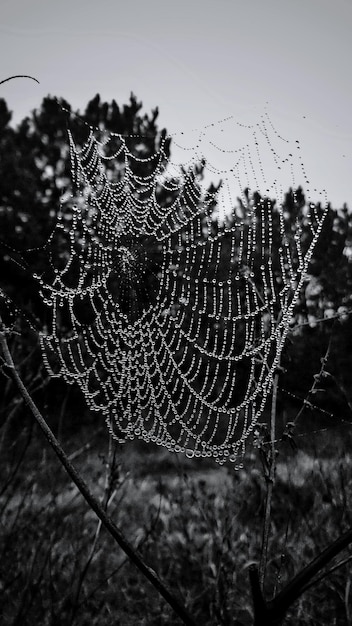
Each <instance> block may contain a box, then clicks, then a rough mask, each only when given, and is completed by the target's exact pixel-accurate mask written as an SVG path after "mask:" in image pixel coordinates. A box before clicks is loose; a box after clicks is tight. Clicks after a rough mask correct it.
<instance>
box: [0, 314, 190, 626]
mask: <svg viewBox="0 0 352 626" xmlns="http://www.w3.org/2000/svg"><path fill="white" fill-rule="evenodd" d="M0 348H1V350H2V354H3V357H4V360H5V363H6V366H7V368H6V372H7V374H8V375H9V376H10V377H11V378H12V380H13V382H14V383H15V385H16V387H17V389H18V391H19V393H20V395H21V396H22V398H23V400H24V402H25V403H26V405H27V407H28V408H29V410H30V411H31V413H32V415H33V417H34V419H35V420H36V422H37V424H38V425H39V427H40V429H41V430H42V432H43V433H44V435H45V437H46V439H47V441H48V442H49V444H50V446H51V447H52V449H53V450H54V452H55V454H56V455H57V457H58V458H59V460H60V462H61V464H62V465H63V466H64V468H65V470H66V472H67V473H68V475H69V476H70V478H71V479H72V481H73V482H74V483H75V485H76V486H77V487H78V489H79V491H80V492H81V494H82V496H83V497H84V499H85V500H86V502H87V503H88V505H89V506H90V508H91V509H92V510H93V511H94V512H95V514H96V515H97V516H98V518H99V519H100V520H101V522H102V524H103V526H104V527H105V528H106V530H107V531H108V532H109V533H110V535H111V536H112V537H113V539H114V540H115V541H116V543H117V544H118V545H119V546H120V548H121V549H122V550H123V551H124V552H125V554H127V556H128V558H129V559H130V560H131V561H132V562H133V563H134V564H135V565H136V567H137V568H138V569H139V570H140V572H142V574H143V575H144V576H145V577H146V578H147V579H148V580H149V582H150V583H151V584H152V585H153V586H154V587H155V589H156V590H157V591H158V592H159V594H160V595H161V596H162V597H163V598H164V599H165V600H166V602H167V603H168V604H169V605H170V606H171V607H172V608H173V610H174V611H175V613H176V614H177V615H178V616H179V617H180V618H181V619H182V621H183V623H184V624H186V626H196V624H195V621H194V620H193V618H192V617H191V616H190V615H189V614H188V611H187V610H186V608H185V607H184V606H183V605H182V604H181V602H180V601H179V600H178V599H177V598H176V597H175V596H174V595H173V593H172V592H171V591H170V589H169V588H168V587H167V586H166V585H165V583H163V582H162V581H161V580H160V578H159V577H158V575H157V574H156V572H155V571H154V570H153V569H152V568H151V567H149V566H148V565H147V564H146V563H145V562H144V561H143V559H142V557H141V556H140V555H139V554H138V552H137V551H136V550H135V549H134V548H133V546H132V545H131V544H130V543H129V542H128V541H127V539H126V538H125V537H124V535H123V534H122V532H121V531H120V529H119V528H118V527H117V526H116V524H115V523H114V522H113V521H112V520H111V518H110V517H109V516H108V515H107V514H106V512H105V511H104V509H103V507H102V506H101V504H100V502H99V501H98V500H97V499H96V498H95V496H94V495H93V494H92V492H91V491H90V489H89V487H88V485H87V484H86V482H85V481H84V480H83V478H82V477H81V475H80V474H79V473H78V471H77V470H76V468H75V467H74V465H73V464H72V463H71V461H70V460H69V458H68V456H67V455H66V453H65V451H64V450H63V448H62V447H61V445H60V443H59V442H58V440H57V439H56V437H55V435H54V433H53V432H52V430H51V429H50V427H49V426H48V424H47V423H46V421H45V419H44V417H43V416H42V414H41V413H40V411H39V409H38V407H37V406H36V404H35V403H34V402H33V400H32V398H31V396H30V394H29V393H28V391H27V389H26V387H25V385H24V383H23V382H22V379H21V378H20V376H19V374H18V372H17V370H16V367H15V364H14V362H13V359H12V356H11V353H10V350H9V347H8V343H7V339H6V329H5V326H4V324H3V323H2V319H1V316H0Z"/></svg>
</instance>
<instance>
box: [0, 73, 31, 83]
mask: <svg viewBox="0 0 352 626" xmlns="http://www.w3.org/2000/svg"><path fill="white" fill-rule="evenodd" d="M13 78H30V79H31V80H35V82H36V83H38V84H40V83H39V80H37V79H36V78H33V76H27V74H17V75H16V76H9V78H4V80H0V85H2V84H3V83H7V81H8V80H12V79H13Z"/></svg>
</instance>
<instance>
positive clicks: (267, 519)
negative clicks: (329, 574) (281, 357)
mask: <svg viewBox="0 0 352 626" xmlns="http://www.w3.org/2000/svg"><path fill="white" fill-rule="evenodd" d="M278 386H279V371H278V370H276V372H275V374H274V382H273V393H272V397H271V413H270V452H269V455H268V456H269V468H268V472H267V475H266V476H265V479H266V498H265V514H264V526H263V540H262V551H261V556H260V565H259V581H260V585H261V588H262V589H263V587H264V580H265V571H266V565H267V560H268V546H269V535H270V525H271V503H272V497H273V490H274V482H275V472H276V449H275V437H276V408H277V392H278Z"/></svg>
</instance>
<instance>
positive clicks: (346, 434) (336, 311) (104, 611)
mask: <svg viewBox="0 0 352 626" xmlns="http://www.w3.org/2000/svg"><path fill="white" fill-rule="evenodd" d="M62 104H63V105H64V106H65V107H66V108H67V109H70V106H69V104H68V103H65V102H63V101H62ZM83 117H84V119H86V120H87V121H88V122H89V123H92V124H94V125H99V124H102V125H103V126H104V127H105V128H107V129H111V130H114V131H117V132H123V133H127V134H128V133H139V134H141V135H144V136H148V137H150V139H146V140H145V145H144V151H145V154H149V153H153V152H154V151H155V149H156V148H157V145H158V142H159V141H160V137H161V133H159V132H158V129H157V125H156V120H157V111H154V112H153V113H152V115H151V116H147V115H142V113H141V105H140V103H138V102H137V100H136V99H135V98H134V97H133V96H132V97H131V100H130V102H129V104H127V105H126V106H124V107H123V108H119V107H118V106H117V104H116V103H114V102H113V103H111V104H110V105H108V104H107V103H103V102H101V101H100V99H99V97H98V96H96V98H94V99H93V100H92V101H91V102H90V103H89V104H88V106H87V108H86V111H85V112H84V114H83ZM10 119H11V115H10V113H9V111H8V110H7V107H6V103H5V102H4V101H3V100H0V288H1V291H0V294H1V293H2V294H3V295H2V298H0V307H1V315H2V318H3V320H4V321H5V323H6V325H7V326H8V327H9V328H10V329H11V333H10V335H9V343H10V347H11V350H12V354H13V357H14V360H15V363H16V365H17V366H18V369H19V372H20V374H21V377H22V379H23V380H24V381H25V383H26V385H27V387H28V389H29V391H30V393H31V395H32V397H33V398H34V399H35V401H36V402H37V404H38V405H39V406H40V408H41V410H42V411H43V413H44V414H45V415H46V416H47V417H48V421H49V423H50V426H51V427H52V429H53V430H54V432H55V433H57V435H58V437H59V439H60V440H62V441H63V442H64V446H65V448H66V449H67V451H68V453H69V454H70V455H71V457H72V458H74V460H75V463H76V464H77V465H78V467H79V469H80V470H81V471H82V474H83V475H84V476H85V477H86V480H87V481H88V482H89V483H90V484H91V485H92V486H93V490H94V492H95V493H96V495H97V496H98V497H99V498H100V499H101V501H102V502H103V503H104V506H106V508H107V509H108V511H109V514H110V515H111V517H113V518H114V520H115V521H116V523H117V524H118V526H120V527H121V529H122V530H124V532H125V533H126V535H127V536H128V538H129V539H130V541H131V542H132V543H133V544H134V545H135V546H138V547H139V548H140V551H141V552H142V554H143V555H144V557H145V559H146V561H147V562H149V563H150V564H151V565H152V566H153V567H154V569H156V570H157V571H158V572H159V574H160V576H161V577H162V578H164V579H165V580H167V581H168V583H169V584H170V586H171V587H173V588H174V589H175V591H177V592H180V594H181V596H182V597H183V598H184V602H185V604H186V605H187V607H188V608H189V610H190V612H191V613H192V615H193V616H194V618H195V619H196V621H197V623H199V624H202V625H203V624H204V626H206V625H209V626H210V625H215V624H219V625H224V626H226V625H229V626H233V625H236V626H240V625H242V624H243V625H246V624H252V623H253V609H252V600H251V594H250V588H249V584H248V569H249V566H250V564H251V563H253V562H258V561H259V559H260V546H261V541H262V527H263V518H264V501H265V490H266V482H265V478H264V474H265V463H266V456H267V445H268V432H267V424H266V416H264V417H263V424H261V425H259V426H258V428H257V430H256V432H255V434H254V439H253V442H252V443H253V445H252V446H251V448H252V450H251V452H250V453H249V454H248V455H247V457H246V459H245V466H244V468H242V469H239V470H236V471H235V470H234V469H233V468H227V467H224V468H221V469H220V468H219V467H217V466H215V465H213V464H212V463H211V462H208V463H205V462H200V461H197V462H192V461H189V460H186V459H182V458H179V457H178V456H177V455H171V454H170V453H167V452H166V451H160V450H159V449H155V448H153V447H151V446H148V447H147V446H146V445H144V444H142V443H138V442H135V443H129V444H127V445H126V447H117V446H116V445H115V444H113V443H111V442H109V441H108V436H107V433H106V429H105V425H104V424H101V423H100V421H99V417H97V416H96V415H92V414H90V413H89V412H88V411H87V409H86V407H85V404H84V401H83V400H82V398H81V396H80V393H79V392H78V390H77V389H75V387H74V386H73V387H69V388H67V387H66V386H65V384H64V383H63V382H61V381H58V380H56V379H53V380H49V379H48V376H47V374H46V372H45V370H44V368H43V365H42V360H41V353H40V349H39V346H38V340H37V330H40V328H42V327H43V326H44V325H45V324H46V323H47V320H46V312H45V309H44V307H43V305H42V302H41V299H40V297H39V296H38V291H37V285H36V284H35V281H34V280H33V279H31V274H32V273H33V271H37V272H38V271H41V269H43V267H44V265H45V262H46V252H45V244H46V242H47V240H48V237H49V235H50V233H51V232H52V230H53V228H54V226H55V223H56V219H57V212H58V210H59V206H60V197H61V195H62V193H63V190H64V189H65V188H66V187H69V185H70V175H71V173H70V165H69V159H68V147H67V140H66V126H67V114H65V112H63V111H62V110H61V109H60V107H59V106H58V104H57V102H56V100H55V99H53V98H46V99H45V100H44V101H43V103H42V105H41V108H40V109H39V110H38V111H35V112H33V114H32V115H31V117H30V118H28V119H26V120H23V121H22V122H21V124H20V125H19V126H18V127H17V128H15V129H14V128H12V127H11V126H10V124H9V123H10ZM78 128H79V126H78ZM77 132H82V138H85V136H86V129H85V128H84V127H83V126H82V128H81V131H79V130H78V131H77ZM171 149H172V145H171ZM210 191H211V190H210ZM297 198H298V202H297ZM252 200H253V199H251V198H250V197H248V202H251V201H252ZM168 201H169V199H167V198H165V202H168ZM305 202H306V200H305V197H304V194H303V191H302V190H298V191H297V194H296V202H294V200H293V192H292V190H289V191H288V193H287V196H286V207H285V210H286V213H287V216H288V221H289V220H292V225H293V224H294V222H295V219H296V217H297V216H299V211H300V210H301V209H302V208H303V207H304V206H305ZM239 210H240V207H239ZM214 228H215V226H214ZM351 238H352V214H351V213H350V212H349V211H348V209H347V207H343V208H340V209H333V208H329V212H328V216H327V218H326V222H325V226H324V230H323V234H322V236H321V238H320V240H319V243H318V246H317V249H316V252H315V255H314V261H313V263H312V264H311V267H310V270H309V271H310V276H309V278H310V280H309V282H308V281H307V285H306V288H305V290H304V291H303V292H302V294H301V297H300V301H299V303H298V305H297V310H296V316H295V320H293V322H292V330H291V332H290V335H289V340H288V343H287V346H286V348H285V352H284V355H283V359H282V365H283V371H282V372H281V373H280V378H279V397H278V406H277V420H278V439H279V441H278V443H277V446H276V447H277V451H278V457H277V463H278V467H277V476H276V482H275V489H274V496H273V502H272V516H271V541H270V550H269V560H268V566H267V572H266V584H265V588H266V592H267V594H268V597H270V595H271V594H273V593H274V592H275V591H277V590H278V589H280V587H281V586H282V585H283V584H284V583H285V582H287V581H288V580H289V579H290V578H292V576H293V575H294V574H295V573H296V572H297V571H298V570H299V569H300V568H301V567H302V566H303V565H304V564H305V563H307V562H308V561H309V560H311V559H312V558H314V556H315V555H316V554H317V553H319V551H321V550H322V549H323V548H324V547H325V546H326V545H327V544H328V543H329V542H331V541H333V540H334V539H336V537H337V536H339V534H341V533H342V532H344V531H345V530H346V529H347V528H348V527H350V526H351V525H352V519H351V513H350V511H351V498H352V476H351V472H352V454H351V442H352V441H351V419H352V415H351V402H352V392H351V389H352V387H351V382H352V381H351V378H352V350H351V348H352V320H351V317H350V309H351V298H352V295H351V294H352V289H351V287H352V263H351V259H352V239H351ZM322 359H323V361H322ZM297 416H298V419H297ZM0 428H1V430H0V446H1V449H0V454H1V456H0V458H1V473H0V529H1V533H0V534H1V537H0V607H1V609H0V615H1V620H2V623H3V624H5V625H8V626H15V625H16V626H17V625H18V626H22V625H23V626H27V625H28V626H31V625H32V624H38V625H41V624H43V625H46V624H47V625H55V624H60V625H61V624H64V625H66V624H67V625H71V624H72V625H73V624H75V625H77V626H81V625H84V624H90V625H94V624H96V625H97V626H98V625H99V626H104V625H106V626H108V625H110V624H121V625H122V626H124V625H126V626H127V625H130V624H138V625H139V624H141V625H143V624H144V625H145V626H149V625H150V626H153V625H155V626H157V625H160V626H163V625H164V624H165V625H166V624H167V625H169V624H170V625H172V624H179V623H180V621H179V620H178V618H177V617H175V615H174V613H173V612H172V611H171V609H170V608H169V607H168V606H167V605H166V604H165V603H164V602H163V601H162V600H160V598H159V597H158V595H157V593H156V592H155V591H154V590H153V589H152V588H151V587H150V585H149V584H148V583H146V582H145V580H144V579H143V577H142V576H141V575H140V574H139V573H138V572H136V569H135V568H134V566H133V565H131V564H130V563H129V562H128V561H127V559H126V558H125V557H124V555H123V554H122V553H121V552H120V551H119V550H118V549H116V548H115V547H114V546H112V542H111V539H110V538H109V537H108V535H107V534H106V533H105V531H104V530H103V529H101V527H100V524H99V523H98V522H97V520H96V519H95V516H94V515H93V514H92V513H91V512H90V511H89V509H88V508H87V506H86V505H85V503H83V502H82V500H81V498H80V495H79V493H78V492H77V490H76V489H75V488H73V487H72V485H71V484H70V482H69V479H68V478H67V476H66V474H65V473H64V471H63V470H61V469H60V467H59V464H58V461H57V460H56V459H55V458H54V457H53V455H52V453H51V451H50V450H49V449H47V446H46V443H45V442H44V440H43V439H42V436H41V434H40V433H39V432H38V431H37V427H36V426H35V425H33V424H32V421H31V416H30V415H28V413H27V411H26V409H25V407H24V405H23V402H22V400H21V399H20V398H19V397H18V395H17V393H16V390H15V388H14V386H13V384H12V382H11V380H10V379H9V378H8V376H7V372H6V366H3V367H2V369H1V371H0ZM249 447H250V446H249ZM263 468H264V469H263ZM350 553H351V552H350V551H349V552H348V551H345V553H344V554H342V555H340V557H339V561H343V560H344V559H346V563H345V564H344V565H342V566H341V567H339V568H338V569H336V571H334V572H333V573H331V574H329V575H328V576H327V577H325V578H324V579H323V580H322V581H321V582H320V583H318V584H316V585H314V586H312V588H311V589H309V590H307V592H306V593H305V594H304V595H303V596H302V597H301V598H300V599H299V600H298V601H297V603H296V604H295V605H294V607H293V609H292V611H291V613H290V615H288V618H287V623H288V624H298V625H302V626H303V625H305V624H311V625H314V624H336V625H346V624H349V623H351V621H352V591H351V582H352V579H351V561H348V560H347V559H348V557H349V554H350ZM337 562H338V561H337V560H336V563H337ZM333 565H334V563H333V564H330V567H333Z"/></svg>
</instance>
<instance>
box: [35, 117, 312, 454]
mask: <svg viewBox="0 0 352 626" xmlns="http://www.w3.org/2000/svg"><path fill="white" fill-rule="evenodd" d="M267 119H268V118H267ZM229 121H230V123H231V122H232V118H227V119H226V120H223V121H222V122H221V123H220V125H221V131H223V130H224V125H225V126H226V124H228V123H229ZM239 126H240V125H237V128H238V127H239ZM213 127H214V125H211V127H209V131H210V135H209V133H207V129H202V130H201V132H200V133H198V134H197V141H196V143H195V146H193V147H192V148H190V147H189V146H185V145H182V146H181V144H180V142H179V139H178V138H176V137H173V138H172V140H173V145H174V146H175V148H176V150H177V149H178V150H180V151H181V152H182V151H183V152H184V151H186V150H187V151H188V152H187V156H188V157H189V152H191V157H190V158H188V161H187V162H186V164H183V165H180V164H179V163H176V162H175V161H174V160H171V158H169V156H168V149H167V146H168V142H170V137H167V136H165V135H161V136H160V138H159V144H158V149H157V151H156V152H155V154H153V155H152V156H148V157H146V156H145V155H143V145H142V143H141V142H142V139H143V138H141V137H137V136H132V135H131V136H123V135H121V134H117V133H107V132H104V131H101V130H99V129H98V128H94V127H91V126H90V127H88V137H87V138H86V139H85V140H84V141H82V142H81V144H82V145H81V146H80V147H79V146H78V145H77V142H76V140H75V138H74V134H73V132H72V131H71V130H69V131H68V140H69V146H70V155H71V171H72V182H73V186H74V192H73V193H72V194H71V195H70V196H67V197H66V198H65V201H64V202H63V203H62V206H61V211H60V214H59V218H58V223H57V226H56V228H55V230H54V232H53V233H52V235H51V237H50V239H49V241H48V243H47V246H46V249H47V252H48V254H49V256H50V267H49V269H48V271H47V272H46V273H45V274H44V275H42V276H36V278H37V279H38V281H39V282H40V286H41V293H42V297H43V300H44V302H45V304H46V305H47V307H48V310H49V311H50V315H49V316H50V319H51V324H50V329H47V330H45V331H43V332H42V333H41V335H40V341H41V347H42V352H43V359H44V362H45V365H46V368H47V370H48V372H49V373H50V375H51V376H57V377H62V378H64V379H65V381H66V382H67V383H69V384H72V383H76V384H77V385H78V386H79V387H80V389H81V390H82V392H83V394H84V397H85V399H86V402H87V405H88V407H89V408H90V409H91V410H93V411H97V412H98V413H99V414H101V415H102V416H104V418H105V419H106V422H107V425H108V428H109V430H110V431H111V433H112V435H113V436H114V437H115V438H116V439H118V440H119V441H121V442H125V441H127V440H131V439H134V438H139V439H143V440H144V441H146V442H149V441H152V442H154V443H156V444H158V445H162V446H165V447H166V448H168V449H169V450H171V451H174V452H182V453H185V454H186V455H187V456H188V457H193V456H195V457H212V458H214V459H215V460H216V461H218V462H219V463H220V464H222V463H224V462H225V461H227V460H230V461H232V462H238V459H239V458H240V457H241V456H242V455H243V454H244V450H245V444H246V441H247V439H248V437H249V436H250V434H251V433H252V431H253V429H254V427H255V425H256V423H257V422H258V419H259V418H260V416H261V415H262V413H263V411H264V408H265V405H266V403H267V400H268V396H269V394H270V392H271V388H272V382H273V375H274V372H275V370H276V368H277V367H278V365H279V362H280V355H281V352H282V349H283V346H284V343H285V339H286V336H287V333H288V331H289V328H290V323H291V320H292V317H293V315H294V308H295V304H296V301H297V298H298V296H299V293H300V290H301V288H302V285H303V282H304V280H305V277H306V272H307V268H308V265H309V262H310V260H311V257H312V254H313V250H314V246H315V244H316V242H317V239H318V236H319V233H320V230H321V228H322V224H323V219H324V210H322V209H321V208H320V205H318V206H316V205H314V204H311V205H310V206H309V207H308V208H307V207H306V208H305V209H304V211H305V214H304V220H303V222H304V224H305V228H304V231H303V230H302V220H301V221H300V222H299V221H298V220H297V223H296V226H295V227H294V229H293V230H292V227H291V226H290V227H289V228H288V226H287V224H286V221H287V220H286V219H285V211H284V208H283V203H281V204H280V205H279V206H276V208H275V210H274V204H273V202H271V201H270V200H269V199H268V197H266V196H263V197H262V196H260V195H259V194H254V195H253V197H252V198H250V196H249V192H248V191H247V190H246V189H244V188H243V185H242V179H243V174H244V175H245V179H244V180H245V183H246V185H247V186H249V185H248V183H249V174H250V172H254V174H255V173H256V172H257V171H259V173H260V175H261V176H262V178H263V180H265V185H266V187H265V189H266V191H269V189H268V188H267V185H268V183H267V179H265V177H264V173H263V166H262V160H261V157H260V141H259V139H262V140H264V143H265V144H266V146H267V147H268V146H269V148H270V153H271V156H272V157H273V162H274V166H275V168H276V172H277V169H280V168H281V166H282V164H285V163H287V167H288V168H289V170H290V172H291V174H292V161H290V159H288V158H286V159H281V160H279V156H278V153H277V151H276V150H275V149H274V148H273V147H272V143H271V142H270V140H269V135H268V124H267V120H264V118H263V119H262V122H261V125H256V126H255V127H244V128H245V129H247V131H248V128H249V129H250V133H251V138H252V140H253V148H254V155H256V156H257V157H258V159H259V161H258V163H257V164H255V163H254V157H253V152H251V151H250V149H249V148H250V146H249V145H248V143H247V144H245V145H244V146H243V147H242V148H239V149H238V150H228V149H227V148H226V147H224V144H223V145H222V147H221V146H219V143H216V142H215V141H214V140H213V137H212V135H211V133H212V132H213V131H214V128H213ZM226 128H227V130H228V126H227V127H226ZM217 130H219V129H217ZM225 134H226V137H228V136H229V133H225ZM205 137H206V141H207V142H208V144H207V145H208V146H210V147H211V148H212V149H213V150H214V151H215V153H221V155H230V160H231V167H228V166H222V168H220V167H215V166H214V165H213V162H212V161H208V162H207V171H208V172H210V175H211V176H214V174H216V175H220V176H221V178H222V183H221V185H219V186H218V187H214V186H213V187H212V188H210V189H209V185H208V186H207V184H206V181H205V178H204V172H205V171H206V170H205V169H204V160H203V159H204V154H203V153H202V148H203V147H204V140H205V139H204V138H205ZM277 138H279V139H280V140H282V138H281V137H280V136H279V135H277ZM282 141H285V140H282ZM289 149H290V148H289ZM290 156H292V154H290ZM199 163H202V165H201V166H200V165H199ZM279 163H280V165H279ZM303 173H304V170H303ZM233 182H235V183H236V184H237V188H238V189H239V193H240V195H241V198H242V202H241V204H240V206H237V208H236V209H235V208H234V205H233V194H234V191H233ZM260 182H261V181H258V180H257V178H256V175H255V176H254V181H253V184H254V185H255V186H256V188H257V189H260ZM231 184H232V188H231ZM278 184H279V183H278V181H277V180H276V179H275V180H274V182H273V185H272V186H271V189H274V192H275V194H276V197H278V195H279V193H280V190H279V188H278ZM214 215H217V217H216V219H215V218H214ZM277 231H279V235H280V236H279V240H280V242H279V244H277V241H278V237H277V236H275V234H276V232H277Z"/></svg>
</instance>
